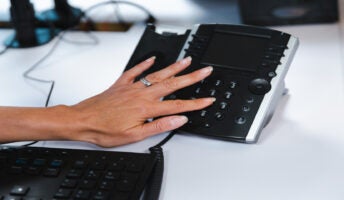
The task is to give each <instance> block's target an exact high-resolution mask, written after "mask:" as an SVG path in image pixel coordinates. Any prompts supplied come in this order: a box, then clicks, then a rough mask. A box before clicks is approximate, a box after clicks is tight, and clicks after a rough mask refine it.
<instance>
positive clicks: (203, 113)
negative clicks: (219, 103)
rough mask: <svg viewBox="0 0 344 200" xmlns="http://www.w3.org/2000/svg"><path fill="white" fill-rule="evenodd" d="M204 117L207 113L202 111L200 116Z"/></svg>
mask: <svg viewBox="0 0 344 200" xmlns="http://www.w3.org/2000/svg"><path fill="white" fill-rule="evenodd" d="M206 115H207V111H206V110H202V111H201V114H200V116H201V117H203V118H204V117H205V116H206Z"/></svg>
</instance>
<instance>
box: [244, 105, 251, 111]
mask: <svg viewBox="0 0 344 200" xmlns="http://www.w3.org/2000/svg"><path fill="white" fill-rule="evenodd" d="M250 110H251V108H250V107H249V106H246V105H244V106H243V107H242V111H244V112H249V111H250Z"/></svg>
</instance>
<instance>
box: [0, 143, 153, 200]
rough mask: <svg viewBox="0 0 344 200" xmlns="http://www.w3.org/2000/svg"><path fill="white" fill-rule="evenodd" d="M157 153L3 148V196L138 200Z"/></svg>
mask: <svg viewBox="0 0 344 200" xmlns="http://www.w3.org/2000/svg"><path fill="white" fill-rule="evenodd" d="M155 162H156V157H155V156H154V154H146V153H127V152H112V151H94V150H71V149H53V148H38V147H27V148H10V147H6V148H2V149H0V186H1V187H0V199H1V200H3V199H7V198H8V199H21V198H23V199H42V200H50V199H76V200H85V199H97V200H105V199H107V200H139V198H140V196H141V194H142V191H143V189H144V187H145V186H146V183H147V180H148V178H149V177H150V175H151V173H152V169H153V167H154V165H155Z"/></svg>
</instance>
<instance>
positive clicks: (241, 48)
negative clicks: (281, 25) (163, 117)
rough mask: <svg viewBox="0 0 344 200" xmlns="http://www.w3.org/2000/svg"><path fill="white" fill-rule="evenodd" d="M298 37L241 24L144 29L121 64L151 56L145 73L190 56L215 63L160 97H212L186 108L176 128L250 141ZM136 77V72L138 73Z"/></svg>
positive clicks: (197, 63)
mask: <svg viewBox="0 0 344 200" xmlns="http://www.w3.org/2000/svg"><path fill="white" fill-rule="evenodd" d="M297 46H298V39H297V38H295V37H293V36H291V35H289V34H287V33H283V32H280V31H276V30H271V29H266V28H258V27H252V26H243V25H224V24H201V25H196V26H194V27H193V28H192V29H190V30H186V31H185V33H183V34H176V33H171V32H162V33H158V32H156V28H155V27H154V26H153V25H148V26H147V28H146V29H145V31H144V33H143V35H142V37H141V39H140V41H139V43H138V45H137V47H136V49H135V51H134V53H133V55H132V57H131V59H130V60H129V62H128V65H127V67H126V69H125V70H128V69H130V68H131V67H133V66H135V65H136V64H138V63H139V62H141V61H143V60H145V59H147V58H149V57H151V56H156V57H157V58H156V61H155V64H154V66H153V67H151V68H150V69H149V70H147V71H146V72H145V74H143V75H142V76H145V75H147V74H149V73H152V72H153V71H157V70H159V69H161V68H164V67H166V66H168V65H170V64H172V63H174V62H175V61H177V60H179V59H182V58H184V57H187V56H192V64H191V66H190V67H189V68H188V69H187V70H185V71H184V72H182V73H181V74H185V73H189V72H191V71H194V70H196V69H199V68H201V67H205V66H208V65H211V66H213V67H214V71H213V73H212V75H211V76H210V77H208V78H206V79H205V80H203V81H201V82H200V83H197V84H195V85H193V86H190V87H187V88H184V89H182V90H180V91H177V92H175V93H173V94H170V95H168V96H166V97H165V98H164V99H193V98H199V97H209V96H214V97H216V99H217V100H216V102H215V103H214V104H213V105H212V106H210V107H208V108H206V109H203V110H200V111H194V112H188V113H185V114H186V115H187V116H188V118H189V122H188V123H187V124H186V125H184V126H183V127H181V128H180V129H179V130H180V131H183V132H188V133H193V134H198V135H203V136H208V137H214V138H219V139H225V140H231V141H238V142H245V143H254V142H256V141H257V139H258V136H259V134H260V132H261V130H262V129H263V127H264V126H265V125H266V124H267V123H268V121H269V119H270V118H271V116H272V114H273V111H274V108H275V106H276V104H277V102H278V100H279V98H280V97H281V96H282V94H283V93H284V91H285V86H284V78H285V76H286V73H287V71H288V68H289V65H290V63H291V61H292V58H293V56H294V54H295V52H296V49H297ZM139 78H140V77H139Z"/></svg>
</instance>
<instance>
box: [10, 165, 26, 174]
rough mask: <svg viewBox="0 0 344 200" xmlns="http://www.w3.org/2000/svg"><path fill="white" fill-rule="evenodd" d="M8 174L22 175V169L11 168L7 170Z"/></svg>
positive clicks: (17, 167) (18, 167)
mask: <svg viewBox="0 0 344 200" xmlns="http://www.w3.org/2000/svg"><path fill="white" fill-rule="evenodd" d="M9 172H10V174H21V173H23V167H20V166H12V167H11V168H10V170H9Z"/></svg>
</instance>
